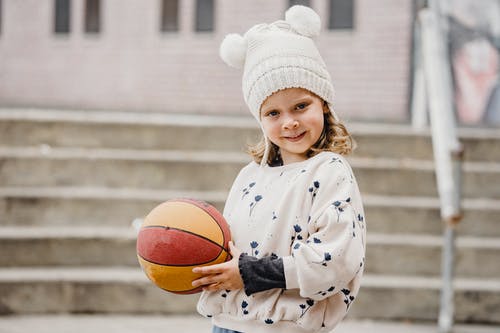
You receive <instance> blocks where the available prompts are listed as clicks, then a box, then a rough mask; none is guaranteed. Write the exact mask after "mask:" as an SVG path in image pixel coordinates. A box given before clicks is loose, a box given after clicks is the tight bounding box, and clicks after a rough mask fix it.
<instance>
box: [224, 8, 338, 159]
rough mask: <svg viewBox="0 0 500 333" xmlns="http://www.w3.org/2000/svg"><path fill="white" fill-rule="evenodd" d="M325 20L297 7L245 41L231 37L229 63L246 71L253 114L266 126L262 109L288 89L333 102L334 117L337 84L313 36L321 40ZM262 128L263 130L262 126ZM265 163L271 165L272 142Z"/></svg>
mask: <svg viewBox="0 0 500 333" xmlns="http://www.w3.org/2000/svg"><path fill="white" fill-rule="evenodd" d="M320 29H321V20H320V18H319V16H318V14H316V12H314V11H313V10H312V9H311V8H309V7H305V6H293V7H291V8H290V9H288V10H287V11H286V13H285V20H284V21H282V20H280V21H276V22H273V23H270V24H266V23H262V24H257V25H255V26H253V27H252V28H250V29H249V30H248V31H247V32H246V33H245V34H244V36H241V35H239V34H229V35H227V36H226V37H225V38H224V40H223V41H222V43H221V46H220V50H219V51H220V56H221V58H222V60H224V62H225V63H227V64H228V65H229V66H232V67H235V68H243V79H242V83H243V84H242V88H243V96H244V98H245V102H246V103H247V105H248V107H249V108H250V112H251V113H252V114H253V116H254V117H255V118H256V119H257V121H258V122H259V124H261V121H260V107H261V105H262V103H263V102H264V101H265V100H266V98H267V97H269V96H271V95H272V94H273V93H274V92H276V91H278V90H281V89H285V88H304V89H307V90H309V91H311V92H313V93H314V94H316V95H318V96H319V97H321V98H322V99H323V100H324V101H326V102H327V103H328V106H329V108H330V112H332V114H333V116H334V118H335V119H337V117H336V115H335V113H334V112H333V109H332V102H333V97H334V90H333V85H332V83H331V79H330V74H329V73H328V71H327V69H326V65H325V62H324V61H323V59H322V58H321V55H320V54H319V51H318V49H317V48H316V45H315V44H314V41H313V40H312V39H311V38H312V37H316V36H318V35H319V32H320ZM261 127H262V125H261ZM264 137H265V140H266V152H265V154H264V157H263V162H264V163H267V157H268V153H269V142H268V139H267V137H266V136H265V135H264Z"/></svg>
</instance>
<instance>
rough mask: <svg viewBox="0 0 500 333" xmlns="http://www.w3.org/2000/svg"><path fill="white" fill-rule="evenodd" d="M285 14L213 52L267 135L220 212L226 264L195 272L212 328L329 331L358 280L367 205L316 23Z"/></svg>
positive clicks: (298, 9) (298, 10)
mask: <svg viewBox="0 0 500 333" xmlns="http://www.w3.org/2000/svg"><path fill="white" fill-rule="evenodd" d="M285 16H286V20H285V21H277V22H274V23H271V24H258V25H256V26H254V27H252V28H251V29H250V30H249V31H248V32H247V33H246V34H245V35H244V36H240V35H236V34H232V35H228V36H226V38H225V39H224V41H223V42H222V44H221V49H220V53H221V57H222V59H223V60H224V61H225V62H226V63H228V64H229V65H231V66H234V67H244V74H243V93H244V97H245V101H246V103H247V104H248V106H249V108H250V111H251V112H252V114H253V115H254V116H255V118H256V119H257V121H258V122H259V124H260V126H261V128H262V131H263V134H264V135H263V140H262V142H261V143H259V144H258V145H256V146H255V147H252V148H251V149H250V153H251V155H252V156H253V158H254V161H253V162H251V163H250V164H248V165H247V166H245V167H244V168H243V169H242V170H241V171H240V173H239V175H238V177H237V178H236V180H235V181H234V184H233V186H232V188H231V190H230V193H229V196H228V199H227V201H226V205H225V208H224V216H225V218H226V219H227V221H228V223H229V224H230V226H231V233H232V238H233V241H234V245H233V244H232V243H231V244H230V252H231V255H232V256H233V258H232V260H230V261H228V262H226V263H223V264H218V265H213V266H206V267H197V268H195V269H194V272H197V273H201V274H202V277H201V278H200V279H198V280H196V281H194V282H193V285H194V286H204V292H203V293H202V295H201V297H200V300H199V302H198V311H199V312H200V313H201V314H202V315H204V316H206V317H210V318H212V322H213V324H214V329H213V332H287V333H294V332H322V331H329V330H331V329H332V328H333V327H335V325H336V324H337V323H338V322H339V321H340V320H341V319H342V318H343V317H344V316H345V315H346V313H347V311H348V309H349V308H350V306H351V304H352V302H353V301H354V299H355V298H356V296H357V293H358V290H359V286H360V279H361V276H362V274H363V269H364V254H365V222H364V213H363V207H362V203H361V197H360V194H359V190H358V186H357V183H356V180H355V178H354V176H353V173H352V170H351V168H350V166H349V165H348V163H347V161H346V160H345V159H344V158H343V157H342V155H345V154H348V153H349V152H350V151H351V149H352V144H353V143H352V140H351V137H350V135H349V134H348V132H347V130H346V129H345V127H344V126H343V125H342V124H341V123H340V121H339V120H338V118H337V117H336V115H335V113H334V112H333V109H332V101H333V86H332V84H331V81H330V76H329V74H328V72H327V70H326V66H325V64H324V62H323V60H322V58H321V56H320V54H319V52H318V50H317V48H316V46H315V45H314V43H313V41H312V39H311V37H313V36H316V35H318V34H319V30H320V21H319V17H318V15H317V14H316V13H315V12H314V11H313V10H312V9H310V8H307V7H303V6H294V7H292V8H290V9H289V10H288V11H287V12H286V15H285ZM240 249H241V250H240ZM242 251H244V252H242Z"/></svg>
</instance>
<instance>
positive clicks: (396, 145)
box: [0, 108, 500, 162]
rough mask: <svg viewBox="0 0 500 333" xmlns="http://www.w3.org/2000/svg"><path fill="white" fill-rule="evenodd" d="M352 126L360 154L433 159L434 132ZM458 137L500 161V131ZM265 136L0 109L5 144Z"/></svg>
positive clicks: (470, 153) (194, 121)
mask: <svg viewBox="0 0 500 333" xmlns="http://www.w3.org/2000/svg"><path fill="white" fill-rule="evenodd" d="M347 127H348V128H349V130H350V131H351V132H352V133H353V136H354V138H355V139H356V141H357V142H358V149H357V151H356V153H355V156H360V157H363V156H365V157H380V156H385V157H393V158H404V157H407V156H408V154H409V152H411V155H412V156H413V157H414V158H417V159H426V160H432V159H433V155H432V144H431V139H430V133H429V130H428V129H427V130H419V131H416V130H413V129H412V128H411V127H410V126H409V125H406V124H382V123H380V124H377V123H352V124H351V123H349V124H347ZM27 133H29V135H26V134H27ZM458 134H459V136H460V138H461V141H462V142H463V144H464V146H465V149H466V154H465V158H466V160H469V161H490V162H492V161H497V162H498V161H500V144H499V143H500V132H499V131H498V129H494V128H462V129H459V130H458ZM259 136H260V129H259V128H258V126H257V124H256V122H255V120H253V119H252V118H251V117H234V116H207V115H180V114H179V115H175V114H158V113H147V112H144V113H138V112H106V111H87V110H85V111H79V110H44V109H8V108H0V142H2V143H3V145H6V146H37V145H44V146H45V147H87V148H100V147H108V148H129V149H130V148H132V149H162V150H165V149H179V150H206V149H209V150H210V149H213V150H234V151H242V149H243V147H245V145H246V143H248V142H255V141H256V140H257V139H258V137H259ZM200 138H203V139H200ZM228 138H230V140H228Z"/></svg>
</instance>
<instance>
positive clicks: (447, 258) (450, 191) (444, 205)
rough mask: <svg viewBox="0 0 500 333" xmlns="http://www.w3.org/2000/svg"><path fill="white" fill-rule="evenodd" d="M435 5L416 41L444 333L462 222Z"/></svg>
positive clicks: (443, 38)
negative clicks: (434, 196) (433, 188)
mask: <svg viewBox="0 0 500 333" xmlns="http://www.w3.org/2000/svg"><path fill="white" fill-rule="evenodd" d="M439 5H440V3H439V2H438V1H430V2H429V8H428V9H422V10H421V11H420V13H419V24H420V28H421V30H420V36H419V37H420V39H421V48H420V51H421V52H420V56H421V59H420V60H421V61H420V63H421V65H422V67H423V73H424V78H425V79H424V81H425V87H426V92H425V93H426V94H425V95H426V99H427V102H428V109H429V114H430V123H431V132H432V146H433V152H434V161H435V170H436V180H437V187H438V193H439V199H440V208H441V219H442V221H443V222H444V225H445V229H444V237H443V239H444V243H443V254H442V263H441V270H442V287H441V300H440V310H439V320H438V324H439V329H440V331H441V332H443V333H448V332H451V330H452V327H453V316H454V302H453V275H454V253H455V227H456V225H457V224H458V222H459V221H460V220H461V219H462V209H461V183H462V171H461V170H462V161H463V151H464V149H463V146H462V144H461V143H460V141H459V140H458V136H457V130H456V124H455V122H456V120H455V110H454V104H453V89H452V78H451V66H450V63H449V60H448V59H449V56H448V54H449V53H448V40H447V33H446V30H445V29H446V25H443V24H442V23H441V22H442V20H440V17H441V13H440V7H439Z"/></svg>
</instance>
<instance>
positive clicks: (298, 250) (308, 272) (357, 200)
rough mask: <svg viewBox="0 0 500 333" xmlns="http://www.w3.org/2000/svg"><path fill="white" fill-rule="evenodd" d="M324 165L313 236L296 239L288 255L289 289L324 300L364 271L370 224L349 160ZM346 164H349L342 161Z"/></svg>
mask: <svg viewBox="0 0 500 333" xmlns="http://www.w3.org/2000/svg"><path fill="white" fill-rule="evenodd" d="M341 161H344V162H343V163H342V162H341V163H339V164H338V165H336V166H335V167H332V166H329V167H328V168H322V169H320V170H321V172H319V173H318V179H317V181H315V182H314V184H313V186H312V187H311V188H312V189H313V191H316V192H315V193H314V194H315V199H314V200H315V202H314V203H313V205H312V210H311V220H310V222H309V228H308V234H309V235H308V237H307V238H304V239H300V240H299V239H295V241H294V243H293V244H292V250H291V255H289V256H285V257H283V266H284V272H285V280H286V288H287V289H299V290H300V295H301V296H302V297H307V298H311V299H313V300H322V299H324V298H326V297H329V296H331V295H333V294H335V293H337V292H340V291H342V289H343V288H344V287H345V286H346V285H347V284H348V283H349V282H350V281H351V280H352V279H354V277H355V276H356V275H357V274H358V273H359V272H360V271H361V270H362V268H363V266H364V255H365V227H364V217H363V214H364V213H363V208H362V204H361V197H360V194H359V190H358V186H357V183H356V180H355V179H354V176H353V175H352V171H351V169H350V167H348V165H347V162H346V161H345V160H341ZM343 164H345V165H343Z"/></svg>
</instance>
